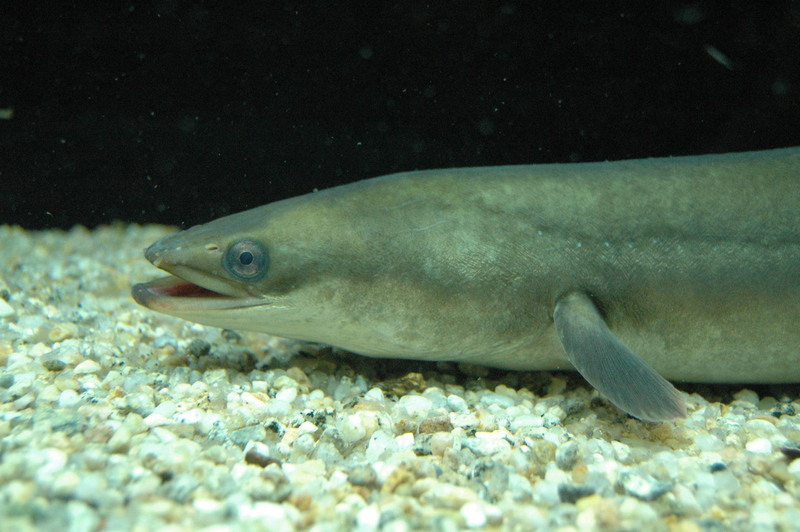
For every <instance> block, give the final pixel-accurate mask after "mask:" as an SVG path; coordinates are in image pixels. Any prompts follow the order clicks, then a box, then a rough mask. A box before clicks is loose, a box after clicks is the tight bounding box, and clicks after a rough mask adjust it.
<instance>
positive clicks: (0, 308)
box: [0, 298, 16, 318]
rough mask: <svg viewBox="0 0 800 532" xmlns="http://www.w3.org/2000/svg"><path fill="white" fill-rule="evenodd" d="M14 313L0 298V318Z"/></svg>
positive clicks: (6, 302)
mask: <svg viewBox="0 0 800 532" xmlns="http://www.w3.org/2000/svg"><path fill="white" fill-rule="evenodd" d="M15 313H16V311H15V310H14V307H12V306H11V304H10V303H9V302H8V301H6V300H5V299H2V298H0V318H7V317H9V316H13V315H14V314H15Z"/></svg>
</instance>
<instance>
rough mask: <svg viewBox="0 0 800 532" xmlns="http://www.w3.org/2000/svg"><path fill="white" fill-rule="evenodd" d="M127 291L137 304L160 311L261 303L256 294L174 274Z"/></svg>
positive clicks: (246, 305) (193, 309)
mask: <svg viewBox="0 0 800 532" xmlns="http://www.w3.org/2000/svg"><path fill="white" fill-rule="evenodd" d="M131 295H132V296H133V299H134V300H135V301H136V302H137V303H139V304H140V305H142V306H144V307H147V308H150V309H153V310H158V311H161V312H181V311H198V310H224V309H233V308H243V307H252V306H256V305H263V304H264V300H263V299H262V298H260V297H255V296H238V295H228V294H223V293H220V292H215V291H213V290H210V289H208V288H205V287H203V286H200V285H197V284H194V283H192V282H190V281H187V280H185V279H181V278H179V277H174V276H170V277H162V278H161V279H156V280H154V281H150V282H147V283H137V284H135V285H133V288H132V289H131Z"/></svg>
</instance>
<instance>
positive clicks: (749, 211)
mask: <svg viewBox="0 0 800 532" xmlns="http://www.w3.org/2000/svg"><path fill="white" fill-rule="evenodd" d="M242 239H249V240H253V241H258V242H261V243H262V244H263V246H264V247H265V248H266V250H267V252H268V254H269V265H268V268H267V270H266V274H265V275H264V276H263V278H261V279H260V280H258V281H255V282H243V281H241V280H238V279H237V278H236V277H235V276H234V275H232V274H231V273H229V272H228V271H226V269H225V268H224V267H223V264H222V257H223V254H224V253H225V250H226V249H228V247H229V246H230V245H232V244H233V243H235V242H237V241H240V240H242ZM146 255H147V258H148V259H149V260H151V261H152V262H153V263H154V264H155V265H156V266H158V267H159V268H162V269H164V270H166V271H168V272H170V273H172V274H174V275H176V276H178V277H181V278H182V279H185V280H186V281H190V282H191V283H195V284H197V285H200V286H203V287H205V288H208V289H210V290H214V291H216V292H218V293H220V294H225V295H226V296H229V297H219V296H217V297H207V296H209V295H210V294H209V293H204V294H201V293H194V294H191V296H192V297H179V296H180V294H179V291H180V290H183V291H184V292H186V291H187V286H189V285H187V284H186V283H185V282H183V281H179V280H175V279H174V278H173V279H172V280H160V281H154V282H152V283H149V284H140V285H136V286H135V287H134V291H133V293H134V297H135V298H136V300H137V301H139V302H140V303H141V304H143V305H145V306H147V307H150V308H152V309H154V310H158V311H160V312H165V313H167V314H172V315H175V316H180V317H182V318H185V319H188V320H192V321H196V322H200V323H204V324H208V325H214V326H218V327H228V328H235V329H246V330H253V331H261V332H265V333H271V334H275V335H279V336H285V337H290V338H298V339H303V340H310V341H315V342H322V343H326V344H331V345H335V346H338V347H342V348H345V349H348V350H350V351H353V352H355V353H359V354H363V355H369V356H379V357H395V358H409V359H419V360H455V361H464V362H470V363H474V364H481V365H487V366H495V367H501V368H508V369H516V370H549V369H571V367H572V365H571V364H570V361H572V362H573V363H574V365H575V366H576V367H578V369H579V370H580V371H581V373H582V374H584V376H586V377H587V379H588V380H590V382H592V384H594V385H595V386H596V387H598V389H600V390H601V392H602V393H604V394H605V395H606V396H608V397H609V398H610V399H611V400H612V401H613V402H614V403H615V404H617V405H618V406H620V407H621V408H623V409H624V410H626V411H627V412H629V413H632V414H633V415H635V416H637V417H640V418H642V419H651V420H659V419H668V418H671V417H678V416H680V415H682V414H683V412H684V411H683V410H682V408H683V406H682V400H680V398H679V397H678V395H677V392H675V391H674V389H672V390H671V391H670V390H669V389H667V388H665V387H664V386H662V385H666V386H668V387H669V388H672V387H671V385H669V384H668V383H666V381H663V379H661V381H663V382H661V383H658V384H659V386H661V387H662V388H663V389H661V391H651V386H650V385H651V384H652V379H656V380H657V379H659V377H658V375H655V376H654V377H652V379H651V381H648V380H647V379H644V380H642V379H639V378H638V377H637V375H638V373H637V374H630V375H627V374H625V375H621V374H620V372H619V371H618V370H617V369H615V367H616V366H614V364H611V365H609V364H608V362H609V361H611V362H614V363H616V362H617V361H620V360H621V361H622V365H623V366H625V367H628V366H630V364H628V362H631V363H635V364H638V365H639V366H643V367H645V368H647V369H649V368H650V366H651V367H652V368H653V369H655V371H656V372H657V373H659V374H661V375H663V376H664V377H666V378H669V379H675V380H680V381H701V382H750V383H758V382H761V383H767V382H793V381H800V364H798V362H799V361H800V327H798V321H800V148H787V149H779V150H769V151H761V152H749V153H738V154H727V155H704V156H693V157H675V158H664V159H643V160H629V161H619V162H601V163H582V164H548V165H530V166H505V167H487V168H465V169H452V170H433V171H422V172H409V173H402V174H396V175H391V176H386V177H381V178H375V179H369V180H365V181H361V182H358V183H354V184H350V185H345V186H341V187H336V188H332V189H328V190H324V191H321V192H315V193H312V194H308V195H305V196H300V197H297V198H292V199H289V200H284V201H279V202H276V203H272V204H269V205H266V206H264V207H260V208H257V209H253V210H249V211H246V212H242V213H239V214H235V215H232V216H228V217H225V218H222V219H219V220H216V221H213V222H211V223H208V224H205V225H201V226H197V227H193V228H191V229H189V230H186V231H183V232H180V233H177V234H175V235H171V236H168V237H166V238H163V239H161V240H159V241H158V242H156V243H155V244H153V245H152V246H151V247H150V248H149V249H148V250H147V252H146ZM187 294H188V292H187ZM559 306H560V308H561V310H559V311H558V313H556V314H557V315H558V316H560V317H558V316H557V321H558V323H554V313H555V311H556V309H557V308H559ZM603 320H605V322H603ZM606 324H607V328H606ZM556 325H559V327H558V331H557V330H556ZM559 335H561V339H560V337H559ZM620 346H621V347H620ZM625 346H627V348H628V349H627V350H626V349H625ZM565 350H566V353H568V354H569V360H568V357H567V355H566V354H565ZM625 351H627V352H625ZM633 353H636V354H638V356H639V357H641V359H640V358H638V357H637V355H634V354H633ZM631 357H633V358H631ZM634 359H635V360H634ZM642 360H643V361H646V362H641V361H642ZM581 364H582V365H583V366H584V367H583V368H582V367H580V366H581ZM648 364H649V366H648ZM642 371H645V370H642ZM650 371H651V372H652V370H650ZM589 374H593V375H594V377H593V378H590V377H589ZM648 378H650V377H648ZM593 379H594V380H593ZM595 381H599V382H595ZM629 386H630V390H627V393H628V395H629V396H631V397H632V398H633V401H634V402H636V399H635V398H636V397H640V396H648V397H647V399H648V400H650V402H651V403H652V404H660V403H663V404H668V406H664V407H663V408H661V409H660V411H659V407H653V408H651V407H652V404H651V406H642V405H638V406H637V405H634V406H632V407H631V406H630V405H629V404H623V403H624V402H625V401H626V399H621V398H619V397H617V398H615V397H614V391H615V390H620V389H621V388H627V387H629ZM627 400H630V397H629V398H628V399H627Z"/></svg>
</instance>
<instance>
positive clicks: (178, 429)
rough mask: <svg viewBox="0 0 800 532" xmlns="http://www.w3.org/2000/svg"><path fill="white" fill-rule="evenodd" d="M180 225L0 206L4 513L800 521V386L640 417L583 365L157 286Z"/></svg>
mask: <svg viewBox="0 0 800 532" xmlns="http://www.w3.org/2000/svg"><path fill="white" fill-rule="evenodd" d="M170 231H172V230H171V229H169V228H165V227H158V226H147V227H140V226H128V225H122V224H117V225H112V226H108V227H102V228H99V229H97V230H94V231H88V230H86V229H83V228H75V229H73V230H71V231H67V232H63V231H45V232H29V231H25V230H23V229H20V228H17V227H7V226H0V257H2V261H0V529H1V530H14V531H26V530H57V529H58V528H57V527H59V528H60V529H61V530H65V531H66V530H68V531H75V532H80V531H95V530H142V531H153V530H192V531H194V530H213V531H224V530H248V531H258V530H268V531H269V532H279V531H283V530H313V531H338V530H359V531H372V530H382V531H392V532H402V531H411V530H437V531H449V530H464V529H472V530H482V529H487V530H533V529H542V530H562V531H569V530H581V531H591V530H665V531H667V530H669V531H675V532H690V531H701V530H702V531H706V530H708V531H717V530H761V531H766V530H800V504H798V495H800V487H798V481H800V460H795V458H797V457H798V456H800V424H799V423H798V416H797V415H796V411H798V410H799V409H800V404H798V402H797V397H798V395H799V394H800V388H798V387H797V386H793V385H785V386H770V387H767V386H763V387H757V388H755V387H750V388H745V389H743V388H742V387H741V386H698V385H695V386H685V385H684V386H680V387H681V389H682V390H685V391H687V392H689V393H688V395H687V404H688V407H689V416H688V418H687V419H685V420H682V421H680V422H676V423H662V424H647V423H642V422H639V421H636V420H634V419H631V418H629V417H626V416H625V415H624V414H622V413H621V412H620V411H618V410H617V409H615V408H614V407H613V406H611V405H609V404H608V403H607V402H605V401H604V400H602V399H601V398H599V397H598V396H597V393H596V392H595V391H594V390H592V389H591V388H590V387H589V386H588V385H587V384H586V383H585V382H584V381H582V380H581V378H580V377H579V376H578V375H577V374H574V373H544V372H541V373H515V372H505V371H497V370H490V369H486V368H481V367H474V366H463V365H455V364H450V363H442V364H431V363H419V362H408V361H383V360H373V359H368V358H364V357H359V356H356V355H351V354H348V353H345V352H338V351H335V350H332V349H329V348H326V347H324V346H316V345H310V344H303V343H299V342H293V341H289V340H284V339H280V338H274V337H269V336H264V335H257V334H251V333H246V332H242V331H230V330H219V329H214V328H209V327H203V326H200V325H195V324H191V323H188V322H185V321H182V320H179V319H174V318H170V317H167V316H163V315H159V314H156V313H154V312H151V311H148V310H147V309H144V308H141V307H139V306H137V305H136V304H135V303H134V302H133V301H132V300H131V298H130V295H129V291H130V285H131V284H132V283H133V282H136V281H142V280H146V279H151V278H155V277H158V276H160V275H161V274H160V273H158V272H157V271H156V270H155V269H154V268H153V267H152V266H150V265H149V264H148V263H147V262H146V261H145V260H144V258H143V257H142V249H143V248H144V247H145V246H146V245H148V244H149V243H151V242H153V241H154V240H156V239H157V238H159V237H161V236H163V235H164V234H166V233H168V232H170Z"/></svg>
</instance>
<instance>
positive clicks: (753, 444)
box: [745, 438, 772, 454]
mask: <svg viewBox="0 0 800 532" xmlns="http://www.w3.org/2000/svg"><path fill="white" fill-rule="evenodd" d="M745 449H747V452H750V453H754V454H771V453H772V442H771V441H769V440H768V439H766V438H756V439H755V440H751V441H749V442H747V445H745Z"/></svg>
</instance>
